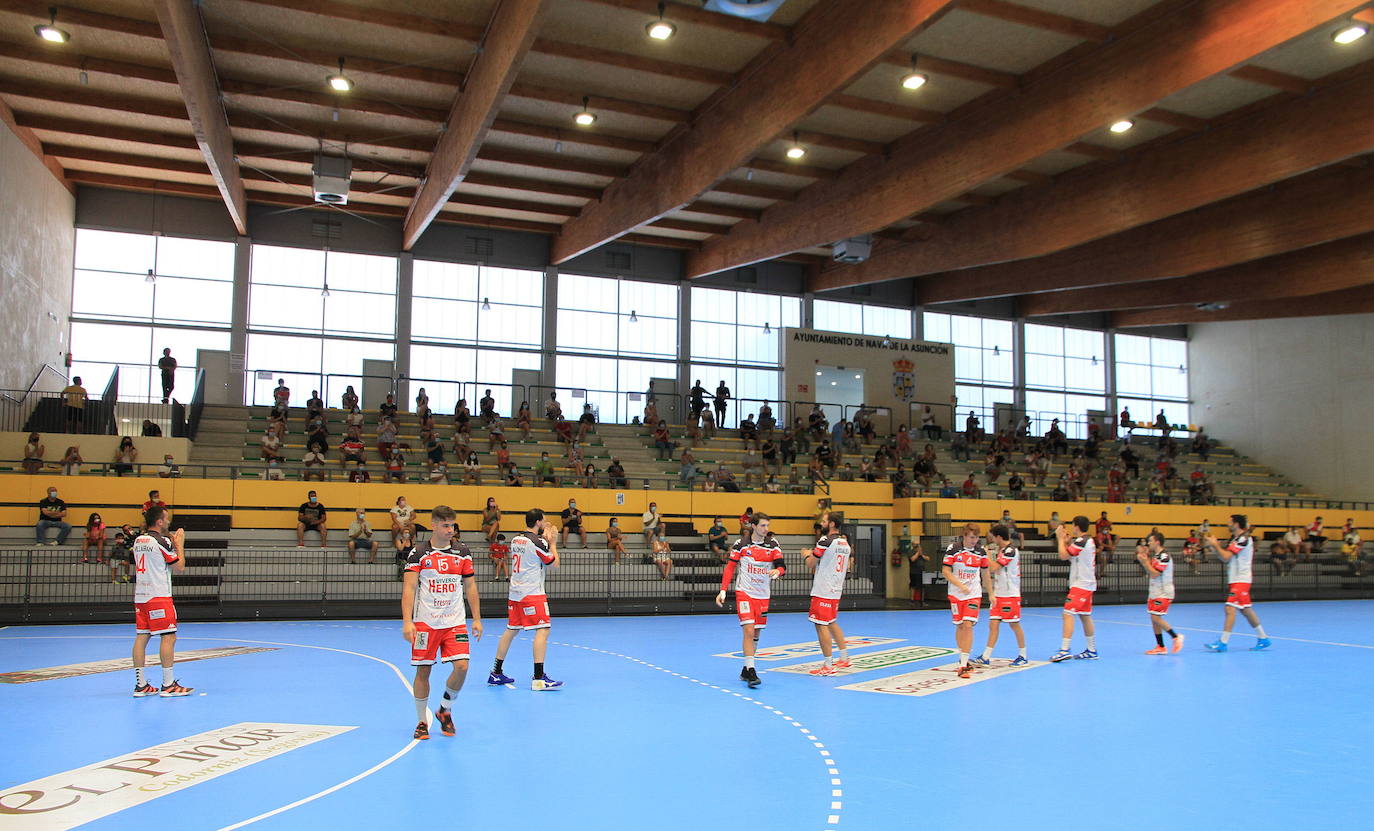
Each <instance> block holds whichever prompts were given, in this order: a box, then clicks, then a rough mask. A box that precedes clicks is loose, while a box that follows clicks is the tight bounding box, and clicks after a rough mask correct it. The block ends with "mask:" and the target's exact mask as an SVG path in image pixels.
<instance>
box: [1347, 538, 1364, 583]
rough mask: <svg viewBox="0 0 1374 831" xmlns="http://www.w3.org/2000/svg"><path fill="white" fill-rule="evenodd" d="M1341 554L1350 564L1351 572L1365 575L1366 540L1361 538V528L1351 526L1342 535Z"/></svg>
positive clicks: (1357, 575)
mask: <svg viewBox="0 0 1374 831" xmlns="http://www.w3.org/2000/svg"><path fill="white" fill-rule="evenodd" d="M1341 556H1342V557H1344V558H1345V561H1346V563H1347V564H1349V566H1350V573H1351V574H1353V575H1355V576H1356V577H1360V576H1363V575H1364V571H1365V562H1364V540H1362V539H1360V529H1358V528H1354V527H1351V528H1350V529H1349V530H1347V531H1346V532H1345V534H1344V535H1343V536H1342V537H1341Z"/></svg>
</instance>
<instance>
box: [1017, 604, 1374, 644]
mask: <svg viewBox="0 0 1374 831" xmlns="http://www.w3.org/2000/svg"><path fill="white" fill-rule="evenodd" d="M1023 614H1024V615H1025V616H1026V617H1048V618H1053V617H1057V615H1047V614H1043V613H1040V612H1023ZM1093 620H1095V621H1097V622H1098V623H1115V624H1117V625H1118V626H1152V625H1153V624H1149V623H1139V622H1136V621H1133V620H1107V619H1105V618H1093ZM1174 629H1176V630H1178V629H1181V630H1183V631H1184V632H1207V633H1209V634H1212V635H1220V634H1221V630H1220V629H1201V628H1199V627H1196V626H1175V627H1174ZM1231 634H1232V635H1233V636H1240V637H1244V638H1256V639H1258V638H1259V635H1256V634H1255V633H1254V632H1232V633H1231ZM1269 640H1271V641H1293V642H1294V643H1314V644H1317V645H1318V646H1348V647H1350V648H1351V649H1374V646H1370V645H1368V644H1363V643H1338V642H1336V641H1314V640H1309V639H1308V638H1286V637H1284V636H1283V635H1270V636H1269Z"/></svg>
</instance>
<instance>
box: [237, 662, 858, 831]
mask: <svg viewBox="0 0 1374 831" xmlns="http://www.w3.org/2000/svg"><path fill="white" fill-rule="evenodd" d="M554 643H555V644H556V645H558V646H568V647H572V648H573V649H581V650H584V651H586V652H598V653H600V654H602V655H609V656H610V657H612V658H623V659H625V660H626V661H629V662H631V663H635V664H639V665H640V666H643V667H647V668H649V669H652V670H657V671H658V672H661V673H663V674H665V675H671V676H672V677H674V678H681V679H682V680H683V681H689V682H691V683H693V684H697V685H699V686H702V687H705V688H707V689H708V690H716V691H718V692H722V693H725V694H726V695H730V696H734V697H735V698H738V699H739V700H741V701H747V702H749V703H750V704H753V705H755V706H756V707H762V708H763V709H764V710H767V711H768V712H770V713H772V714H773V715H775V716H777V717H778V718H780V719H782V720H783V721H786V722H787V723H788V724H790V725H791V726H793V727H795V728H797V730H799V731H800V732H801V734H802V736H804V737H805V738H806V740H807V741H808V742H810V743H811V746H812V748H813V749H814V750H815V751H816V753H817V754H818V755H819V756H820V759H821V762H823V763H824V764H825V771H826V774H827V775H828V776H829V777H830V812H829V813H828V814H827V815H826V818H825V828H834V827H835V826H836V825H838V824H839V822H840V811H841V810H843V808H844V803H843V802H842V801H841V799H842V797H843V796H844V790H843V787H842V786H843V783H844V780H843V779H842V778H841V777H840V769H839V766H838V765H837V764H836V762H835V760H834V758H832V757H831V755H830V751H829V750H827V749H826V747H825V743H824V742H822V741H821V740H820V739H819V738H817V737H816V735H815V734H814V733H812V732H811V731H810V730H808V729H807V728H806V726H805V725H803V724H802V723H801V722H799V721H797V720H796V719H795V718H793V717H792V716H789V715H787V714H786V713H784V712H783V711H782V710H779V709H777V708H776V707H773V706H771V705H769V704H767V703H766V702H763V701H760V700H758V699H757V698H753V697H751V696H748V695H745V694H744V693H741V692H736V691H735V690H731V689H727V688H726V687H722V686H719V685H716V684H711V683H708V682H706V681H702V680H701V679H699V678H693V677H692V676H690V675H683V674H682V673H680V672H674V671H672V670H671V669H668V668H667V667H661V666H659V665H658V664H653V663H650V662H648V661H643V660H640V659H639V658H636V657H634V656H633V655H626V654H624V653H623V652H614V651H612V650H609V649H597V648H596V647H594V646H582V645H581V644H576V643H566V642H563V641H554ZM221 831H227V829H221Z"/></svg>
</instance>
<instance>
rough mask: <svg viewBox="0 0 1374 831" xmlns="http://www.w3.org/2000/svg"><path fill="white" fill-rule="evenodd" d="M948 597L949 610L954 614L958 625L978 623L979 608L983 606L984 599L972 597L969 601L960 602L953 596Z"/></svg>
mask: <svg viewBox="0 0 1374 831" xmlns="http://www.w3.org/2000/svg"><path fill="white" fill-rule="evenodd" d="M946 597H948V598H949V610H950V612H952V613H953V614H954V622H955V623H956V624H959V623H963V622H964V621H968V622H969V623H977V622H978V608H979V607H980V606H982V605H983V598H981V597H970V598H969V599H968V600H960V599H959V598H957V597H954V596H953V595H946Z"/></svg>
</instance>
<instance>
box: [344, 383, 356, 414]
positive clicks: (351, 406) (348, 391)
mask: <svg viewBox="0 0 1374 831" xmlns="http://www.w3.org/2000/svg"><path fill="white" fill-rule="evenodd" d="M339 406H341V407H342V408H343V410H344V412H352V411H354V410H356V409H358V393H357V392H356V391H354V389H353V385H352V384H349V385H348V387H347V388H345V389H344V393H343V395H342V396H340V397H339Z"/></svg>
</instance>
